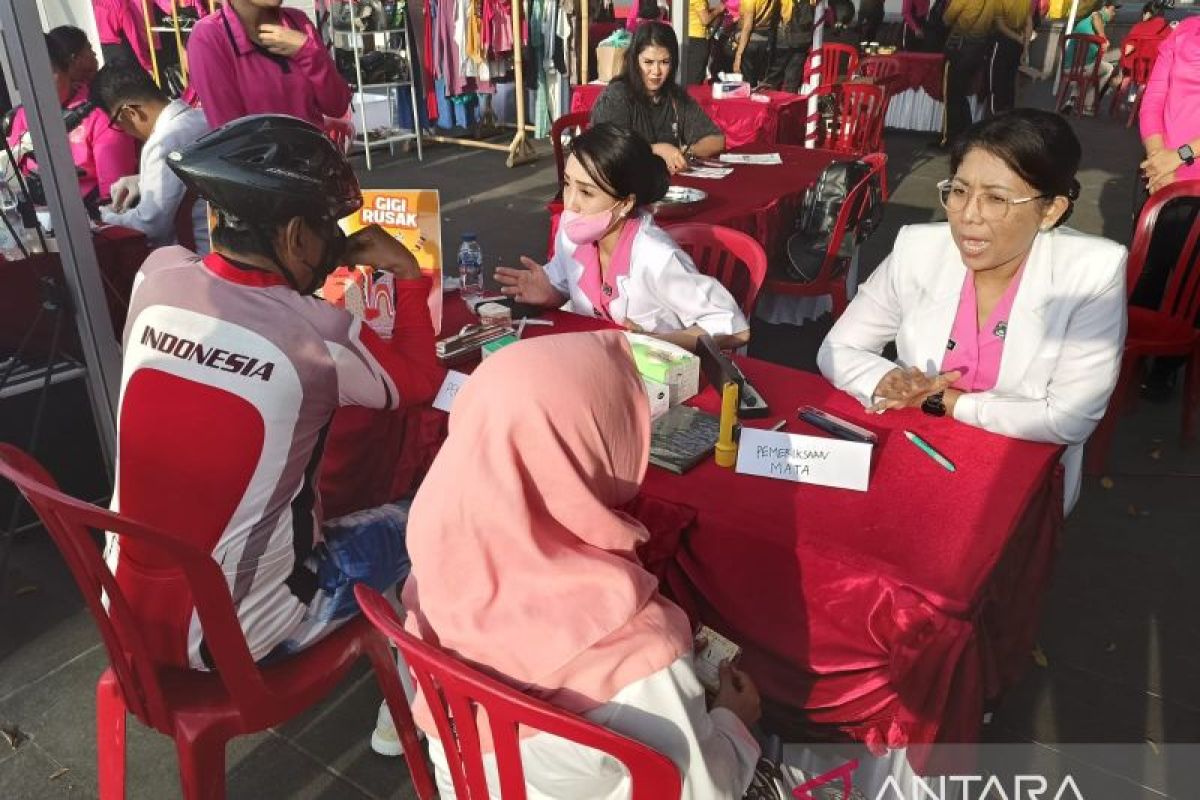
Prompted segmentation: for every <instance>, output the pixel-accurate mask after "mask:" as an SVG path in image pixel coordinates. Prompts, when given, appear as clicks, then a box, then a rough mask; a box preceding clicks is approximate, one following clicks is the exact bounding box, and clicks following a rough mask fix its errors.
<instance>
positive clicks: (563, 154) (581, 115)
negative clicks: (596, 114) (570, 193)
mask: <svg viewBox="0 0 1200 800" xmlns="http://www.w3.org/2000/svg"><path fill="white" fill-rule="evenodd" d="M588 120H589V116H588V112H586V111H574V112H572V113H570V114H563V115H562V116H561V117H559V118H558V119H556V120H554V124H553V125H552V126H550V143H551V144H552V145H554V166H555V168H556V169H557V170H558V184H559V187H560V188H559V195H560V196H561V193H562V189H561V187H562V182H563V171H564V170H566V168H567V151H566V147H565V146H564V145H563V136H564V135H566V132H567V131H569V130H572V129H578V130H579V131H580V132H583V131H585V130H587V126H588Z"/></svg>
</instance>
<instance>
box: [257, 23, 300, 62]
mask: <svg viewBox="0 0 1200 800" xmlns="http://www.w3.org/2000/svg"><path fill="white" fill-rule="evenodd" d="M258 41H259V43H261V44H262V46H263V47H265V48H267V52H269V53H273V54H274V55H277V56H283V57H284V58H291V57H292V56H294V55H296V53H299V52H300V48H301V47H304V45H305V44H307V43H308V34H307V33H305V32H304V31H298V30H296V29H295V28H289V27H287V26H286V25H259V26H258Z"/></svg>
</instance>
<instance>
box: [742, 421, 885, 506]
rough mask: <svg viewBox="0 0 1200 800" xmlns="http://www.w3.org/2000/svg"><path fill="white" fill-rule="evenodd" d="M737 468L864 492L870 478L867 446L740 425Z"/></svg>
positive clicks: (754, 473) (780, 477) (791, 479)
mask: <svg viewBox="0 0 1200 800" xmlns="http://www.w3.org/2000/svg"><path fill="white" fill-rule="evenodd" d="M737 471H738V472H740V473H742V474H743V475H760V476H762V477H764V478H775V479H777V480H781V481H795V482H796V483H814V484H817V485H818V486H833V487H835V488H838V489H854V490H856V491H860V492H865V491H866V490H867V484H868V482H869V481H870V478H871V445H869V444H865V443H862V442H848V441H846V440H844V439H826V438H824V437H821V436H804V435H802V434H798V433H775V432H772V431H764V430H759V429H757V428H742V436H741V439H740V440H739V442H738V460H737Z"/></svg>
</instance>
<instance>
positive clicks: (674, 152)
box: [650, 142, 688, 175]
mask: <svg viewBox="0 0 1200 800" xmlns="http://www.w3.org/2000/svg"><path fill="white" fill-rule="evenodd" d="M650 149H651V150H653V151H654V155H656V156H658V157H659V158H661V159H662V160H663V161H665V162H667V171H668V172H670V173H671V174H672V175H674V174H675V173H676V172H681V171H683V170H685V169H687V166H688V162H687V156H685V155H684V154H683V151H682V150H680V149H679V148H678V147H676V146H675V145H673V144H667V143H665V142H661V143H659V144H656V145H651V147H650Z"/></svg>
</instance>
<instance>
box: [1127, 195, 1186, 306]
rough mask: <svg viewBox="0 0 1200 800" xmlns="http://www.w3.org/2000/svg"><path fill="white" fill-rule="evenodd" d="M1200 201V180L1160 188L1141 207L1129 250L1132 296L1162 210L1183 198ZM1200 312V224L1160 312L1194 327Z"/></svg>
mask: <svg viewBox="0 0 1200 800" xmlns="http://www.w3.org/2000/svg"><path fill="white" fill-rule="evenodd" d="M1189 197H1190V198H1198V199H1200V180H1190V181H1176V182H1175V183H1172V184H1169V185H1167V186H1165V187H1163V188H1162V189H1159V190H1158V191H1157V192H1155V193H1154V194H1153V195H1151V196H1150V199H1149V200H1148V201H1147V202H1146V205H1145V206H1144V207H1143V208H1142V213H1141V215H1140V216H1139V217H1138V222H1137V230H1136V231H1134V236H1133V246H1132V247H1131V248H1130V253H1129V262H1128V267H1127V268H1126V275H1127V278H1128V290H1129V292H1130V294H1132V293H1133V289H1134V287H1135V286H1137V282H1138V279H1139V278H1140V277H1141V275H1142V269H1143V268H1144V267H1145V265H1146V256H1147V254H1148V253H1149V252H1150V242H1151V240H1152V239H1153V237H1154V227H1155V225H1157V224H1158V216H1159V214H1160V213H1162V210H1163V208H1165V207H1166V206H1167V204H1168V203H1170V202H1172V201H1173V200H1179V199H1182V198H1189ZM1198 312H1200V223H1193V225H1192V229H1191V231H1189V232H1188V236H1187V239H1186V240H1185V242H1184V244H1183V246H1182V247H1181V248H1180V249H1179V256H1178V260H1177V261H1176V262H1175V266H1174V268H1173V269H1172V270H1171V277H1170V279H1169V280H1168V282H1167V289H1166V291H1165V292H1164V293H1163V299H1162V303H1161V304H1160V305H1159V313H1160V314H1162V315H1163V316H1164V317H1165V318H1167V319H1172V320H1175V321H1176V322H1177V323H1183V324H1185V325H1187V326H1189V327H1190V326H1192V325H1193V324H1194V321H1195V319H1196V315H1197V313H1198Z"/></svg>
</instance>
